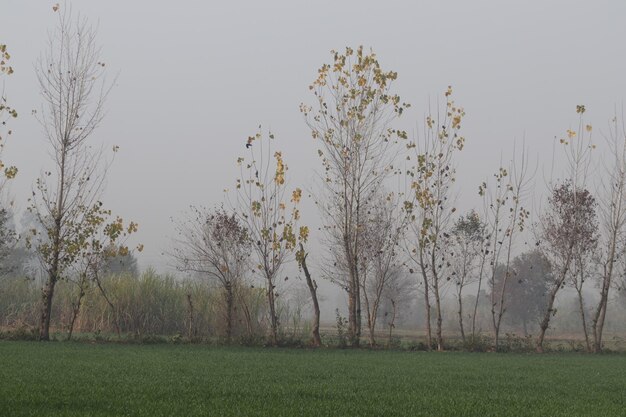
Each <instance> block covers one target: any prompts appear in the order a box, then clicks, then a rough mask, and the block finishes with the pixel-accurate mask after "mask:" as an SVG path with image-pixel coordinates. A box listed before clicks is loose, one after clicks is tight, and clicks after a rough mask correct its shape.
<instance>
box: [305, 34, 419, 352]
mask: <svg viewBox="0 0 626 417" xmlns="http://www.w3.org/2000/svg"><path fill="white" fill-rule="evenodd" d="M331 53H332V55H333V62H332V63H331V64H330V65H328V64H324V65H323V66H322V67H321V68H320V69H319V71H318V78H317V79H316V80H315V81H314V82H313V84H312V85H311V86H310V89H311V90H312V91H313V94H314V96H315V101H316V103H315V107H312V106H306V105H304V104H302V105H301V106H300V109H301V111H302V113H303V114H304V116H305V118H306V120H307V123H308V125H309V127H310V129H311V133H312V136H313V138H314V139H317V140H319V143H320V149H319V150H318V154H319V156H320V158H321V161H322V166H323V169H324V171H323V173H322V177H323V178H322V181H321V185H322V187H323V190H324V192H325V196H326V197H327V198H325V199H321V198H320V199H318V207H320V209H321V211H322V213H323V215H324V218H325V219H326V224H325V230H326V231H327V232H328V233H329V234H330V235H332V236H338V237H339V240H338V241H337V240H335V239H331V240H333V241H334V242H335V243H337V245H332V246H331V247H332V250H333V251H340V252H342V254H341V257H342V258H343V261H344V262H345V263H346V268H347V269H346V272H347V285H346V286H345V290H346V291H347V292H348V330H349V336H350V339H351V343H352V345H353V346H358V345H359V343H360V336H361V285H360V277H359V265H360V261H359V254H360V245H361V244H362V236H361V234H362V230H363V222H364V219H365V217H364V213H365V210H366V207H365V206H366V202H365V200H366V198H367V196H369V195H371V193H373V192H374V191H376V189H377V188H378V187H380V185H381V184H382V183H383V181H384V180H385V178H387V177H388V176H389V175H390V174H392V173H393V172H394V168H393V161H394V159H395V155H396V154H397V151H395V150H394V149H395V147H394V145H395V143H396V140H395V139H396V138H406V133H405V132H404V131H399V130H395V129H393V128H392V127H391V124H392V122H393V121H394V119H395V118H396V117H398V116H399V115H401V114H402V112H403V110H404V109H405V108H407V107H408V105H407V104H405V103H401V102H400V97H399V96H398V95H395V94H393V93H392V92H391V86H392V82H393V81H394V80H395V79H396V78H397V73H395V72H393V71H383V70H382V68H381V67H380V65H379V63H378V60H377V59H376V55H375V54H374V53H373V52H370V53H369V54H368V53H366V52H364V50H363V47H362V46H359V47H358V48H357V49H356V50H354V49H352V48H349V47H348V48H346V50H345V53H343V54H342V53H339V52H335V51H332V52H331ZM331 256H334V254H331Z"/></svg>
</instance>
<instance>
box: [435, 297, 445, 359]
mask: <svg viewBox="0 0 626 417" xmlns="http://www.w3.org/2000/svg"><path fill="white" fill-rule="evenodd" d="M433 292H434V293H435V308H436V309H437V351H438V352H443V332H442V325H443V319H442V317H441V296H440V295H439V285H435V288H434V291H433Z"/></svg>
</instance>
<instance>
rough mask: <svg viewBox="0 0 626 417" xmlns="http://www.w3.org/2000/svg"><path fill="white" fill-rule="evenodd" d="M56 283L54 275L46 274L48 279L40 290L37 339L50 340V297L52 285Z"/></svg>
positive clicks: (52, 289) (52, 294)
mask: <svg viewBox="0 0 626 417" xmlns="http://www.w3.org/2000/svg"><path fill="white" fill-rule="evenodd" d="M56 283H57V278H56V275H55V274H53V273H50V274H48V281H47V282H46V286H45V287H44V288H43V290H42V308H41V317H40V320H39V340H40V341H49V340H50V316H51V314H52V297H53V296H54V287H55V285H56Z"/></svg>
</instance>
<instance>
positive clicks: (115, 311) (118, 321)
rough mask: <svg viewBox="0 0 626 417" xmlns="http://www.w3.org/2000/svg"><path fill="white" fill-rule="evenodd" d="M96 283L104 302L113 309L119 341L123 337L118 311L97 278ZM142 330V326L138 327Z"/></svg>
mask: <svg viewBox="0 0 626 417" xmlns="http://www.w3.org/2000/svg"><path fill="white" fill-rule="evenodd" d="M94 281H95V282H96V285H97V286H98V289H99V290H100V293H101V294H102V296H103V297H104V300H105V301H106V302H107V304H108V305H109V307H111V311H113V321H114V323H115V330H116V332H117V337H118V339H119V338H120V337H121V329H120V320H119V314H118V311H117V309H116V308H115V306H114V305H113V303H112V302H111V300H110V299H109V297H108V296H107V293H106V291H104V288H103V287H102V284H101V282H100V279H99V278H98V277H97V276H96V277H95V279H94ZM140 328H141V326H137V329H140Z"/></svg>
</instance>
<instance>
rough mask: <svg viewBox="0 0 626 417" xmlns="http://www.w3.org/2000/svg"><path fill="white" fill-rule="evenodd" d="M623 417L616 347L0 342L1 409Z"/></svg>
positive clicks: (623, 382)
mask: <svg viewBox="0 0 626 417" xmlns="http://www.w3.org/2000/svg"><path fill="white" fill-rule="evenodd" d="M201 415H207V416H241V415H254V416H325V415H333V416H351V415H352V416H400V415H406V416H576V415H578V416H624V415H626V356H624V355H605V356H593V355H579V354H560V355H557V354H549V355H517V354H493V353H491V354H472V353H427V352H386V351H367V350H360V351H350V350H319V351H311V350H286V349H254V348H215V347H206V346H197V345H195V346H194V345H189V346H186V345H185V346H184V345H142V346H139V345H115V344H103V345H91V344H82V343H61V342H53V343H47V344H42V343H36V342H0V416H201Z"/></svg>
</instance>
